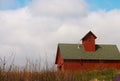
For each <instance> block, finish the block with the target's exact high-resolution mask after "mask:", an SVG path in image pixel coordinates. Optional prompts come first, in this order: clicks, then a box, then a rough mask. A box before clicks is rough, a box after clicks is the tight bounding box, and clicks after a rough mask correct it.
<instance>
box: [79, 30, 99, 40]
mask: <svg viewBox="0 0 120 81" xmlns="http://www.w3.org/2000/svg"><path fill="white" fill-rule="evenodd" d="M89 35H93V36H94V37H95V39H96V38H97V37H96V36H95V35H94V34H93V33H92V32H91V31H89V32H88V33H87V34H86V35H85V36H84V37H83V38H82V39H81V40H84V39H85V38H86V37H87V36H89Z"/></svg>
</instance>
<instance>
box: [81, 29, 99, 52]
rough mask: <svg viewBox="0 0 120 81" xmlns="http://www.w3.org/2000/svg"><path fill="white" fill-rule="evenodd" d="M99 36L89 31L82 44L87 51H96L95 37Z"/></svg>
mask: <svg viewBox="0 0 120 81" xmlns="http://www.w3.org/2000/svg"><path fill="white" fill-rule="evenodd" d="M96 38H97V37H96V36H95V35H94V34H93V33H92V32H91V31H89V32H88V33H87V34H86V35H85V36H84V37H83V38H82V39H81V40H82V45H83V47H84V50H85V51H86V52H95V51H96V45H95V39H96Z"/></svg>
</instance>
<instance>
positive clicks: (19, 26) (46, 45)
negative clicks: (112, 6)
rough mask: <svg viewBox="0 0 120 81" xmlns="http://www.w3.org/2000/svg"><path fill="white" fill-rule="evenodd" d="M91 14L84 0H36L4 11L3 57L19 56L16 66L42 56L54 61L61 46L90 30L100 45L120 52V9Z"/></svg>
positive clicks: (0, 29) (0, 16)
mask: <svg viewBox="0 0 120 81" xmlns="http://www.w3.org/2000/svg"><path fill="white" fill-rule="evenodd" d="M38 2H39V3H40V4H38ZM67 2H70V3H68V4H67ZM42 3H43V4H42ZM72 3H73V4H72ZM52 5H53V7H52V8H51V7H50V6H52ZM75 5H76V6H75ZM61 6H62V8H61ZM74 6H75V7H74ZM88 11H89V9H88V8H87V4H86V3H85V2H84V1H83V0H81V1H80V0H74V2H73V0H69V1H68V0H64V1H61V0H51V1H48V0H39V1H37V0H36V1H35V2H32V3H31V4H30V5H28V6H26V7H24V8H21V9H17V10H8V11H0V48H1V49H0V57H1V58H3V57H4V56H6V57H9V56H10V55H11V54H15V56H16V58H15V62H16V64H23V63H25V61H26V58H30V59H39V57H41V59H46V57H47V59H48V60H49V62H54V60H55V56H56V50H57V44H58V43H78V42H79V41H80V39H81V38H82V37H83V36H84V35H85V34H86V33H87V32H88V31H90V30H91V31H93V33H95V35H96V36H97V37H98V38H97V43H104V44H108V43H110V44H117V45H118V47H119V49H120V42H119V41H120V39H119V36H118V35H119V34H120V33H119V30H120V28H119V27H120V23H119V18H120V10H111V11H108V12H107V11H103V10H101V11H97V12H88ZM84 13H85V14H87V15H84Z"/></svg>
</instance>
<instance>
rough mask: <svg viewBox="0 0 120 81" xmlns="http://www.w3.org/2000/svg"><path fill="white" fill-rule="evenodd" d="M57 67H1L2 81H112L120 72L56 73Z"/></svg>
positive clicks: (38, 65) (36, 65) (109, 70)
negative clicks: (95, 80) (95, 79)
mask: <svg viewBox="0 0 120 81" xmlns="http://www.w3.org/2000/svg"><path fill="white" fill-rule="evenodd" d="M54 68H55V67H51V68H49V67H48V65H46V67H45V69H41V66H40V64H39V63H38V64H37V63H34V62H29V65H28V62H27V63H26V65H25V66H24V67H23V68H22V69H21V68H20V67H18V66H15V65H14V64H12V65H9V66H8V67H6V64H3V65H1V66H0V81H90V80H92V79H94V78H97V79H98V80H99V81H112V79H113V78H114V77H115V75H116V73H117V72H118V70H113V69H105V70H102V71H84V72H56V70H55V69H54Z"/></svg>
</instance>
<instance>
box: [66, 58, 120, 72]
mask: <svg viewBox="0 0 120 81" xmlns="http://www.w3.org/2000/svg"><path fill="white" fill-rule="evenodd" d="M103 69H119V70H120V61H99V60H95V61H85V60H81V61H80V60H79V61H73V60H72V61H65V62H64V70H65V71H91V70H103Z"/></svg>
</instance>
